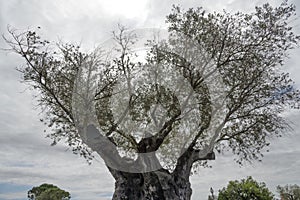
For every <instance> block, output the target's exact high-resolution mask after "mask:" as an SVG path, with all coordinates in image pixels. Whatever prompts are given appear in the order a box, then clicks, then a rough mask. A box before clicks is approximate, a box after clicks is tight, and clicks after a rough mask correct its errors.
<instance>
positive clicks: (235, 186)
mask: <svg viewBox="0 0 300 200" xmlns="http://www.w3.org/2000/svg"><path fill="white" fill-rule="evenodd" d="M273 197H274V195H273V194H272V193H271V192H270V191H269V189H268V188H267V187H266V185H265V183H258V182H257V181H255V180H254V179H253V178H252V177H251V176H249V177H248V178H247V179H242V180H241V181H237V180H236V181H229V183H228V185H227V187H226V188H223V189H222V190H220V191H219V196H218V198H217V199H218V200H232V199H235V200H273Z"/></svg>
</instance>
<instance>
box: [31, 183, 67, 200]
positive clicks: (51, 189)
mask: <svg viewBox="0 0 300 200" xmlns="http://www.w3.org/2000/svg"><path fill="white" fill-rule="evenodd" d="M27 194H28V195H27V196H28V199H29V200H69V199H71V195H70V193H69V192H67V191H65V190H62V189H60V188H59V187H57V186H55V185H52V184H47V183H44V184H42V185H40V186H38V187H33V188H32V189H31V190H29V191H28V193H27Z"/></svg>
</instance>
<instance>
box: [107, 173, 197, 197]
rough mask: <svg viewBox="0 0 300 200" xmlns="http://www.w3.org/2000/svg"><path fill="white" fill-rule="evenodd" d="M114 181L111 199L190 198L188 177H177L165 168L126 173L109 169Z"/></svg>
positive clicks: (190, 190)
mask: <svg viewBox="0 0 300 200" xmlns="http://www.w3.org/2000/svg"><path fill="white" fill-rule="evenodd" d="M110 171H111V173H112V174H113V176H114V178H115V180H116V183H115V192H114V195H113V200H144V199H145V200H146V199H147V200H190V199H191V195H192V189H191V184H190V182H189V178H188V177H177V176H176V175H174V174H172V173H169V172H168V171H167V170H163V169H161V170H157V171H153V172H147V173H128V172H121V171H116V170H112V169H110Z"/></svg>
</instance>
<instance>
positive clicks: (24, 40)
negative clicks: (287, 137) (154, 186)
mask: <svg viewBox="0 0 300 200" xmlns="http://www.w3.org/2000/svg"><path fill="white" fill-rule="evenodd" d="M294 13H295V6H294V5H289V4H288V3H287V2H286V1H284V2H283V3H282V4H281V5H280V6H279V7H275V8H274V7H272V6H270V5H269V4H268V3H267V4H264V5H263V6H261V7H256V8H255V11H254V12H253V13H250V14H245V13H241V12H237V13H234V14H231V13H228V12H226V11H224V12H223V13H216V12H214V13H206V12H205V10H203V9H202V8H196V9H193V8H191V9H188V10H187V11H183V10H181V8H180V7H178V6H174V7H173V10H172V12H171V14H169V15H168V16H167V20H166V22H167V24H168V27H169V28H168V32H169V35H168V37H167V38H166V39H165V40H162V41H157V40H152V41H150V42H149V43H148V47H150V50H149V51H148V54H147V58H146V62H144V63H141V62H137V61H135V52H134V50H133V49H134V44H135V43H136V41H137V40H138V38H136V37H135V36H134V33H133V32H130V31H126V29H125V28H124V27H120V29H119V31H118V32H114V34H113V39H114V41H115V43H116V47H115V49H114V50H116V52H117V53H116V54H113V53H111V51H107V50H105V49H102V48H101V47H99V48H97V49H96V50H94V51H92V52H90V53H85V52H82V51H81V50H80V47H79V46H77V45H73V44H63V43H58V44H55V43H53V42H50V41H47V40H43V39H41V38H40V36H39V35H38V34H37V32H36V31H31V30H30V31H25V32H20V31H17V30H15V29H12V28H10V29H9V33H10V36H11V38H10V39H9V38H5V39H6V41H7V43H8V44H9V45H10V47H11V49H12V50H13V51H15V52H16V53H18V54H20V55H21V56H22V57H23V58H24V59H25V61H26V66H24V67H20V68H18V70H19V71H20V72H21V73H22V75H23V80H24V82H27V83H28V84H30V85H31V86H32V88H34V89H35V90H37V91H38V92H39V95H38V97H37V99H38V102H39V105H40V107H41V108H42V109H43V111H44V113H45V117H44V119H42V121H43V122H45V124H47V125H48V126H49V127H50V128H51V129H52V132H50V133H49V134H48V136H49V137H50V138H52V139H53V144H56V143H57V142H58V141H60V140H61V139H63V138H66V141H67V143H68V144H69V145H70V146H72V147H73V150H74V152H77V153H80V154H81V155H83V156H85V157H86V158H88V159H91V158H92V156H91V150H93V151H96V152H97V153H98V154H100V155H101V156H102V158H103V159H104V160H105V162H106V164H108V165H113V166H114V167H113V168H115V167H116V166H117V165H118V166H124V165H126V163H131V164H129V165H126V167H127V168H128V169H127V168H126V170H129V168H130V170H136V168H135V167H134V165H138V166H140V167H142V165H143V166H144V164H145V163H147V162H146V160H147V159H148V160H151V161H153V163H152V164H153V165H154V168H155V169H157V168H160V167H166V168H168V169H172V170H175V171H176V170H179V171H180V170H181V169H182V165H183V164H184V163H185V164H187V165H188V167H187V168H191V167H192V165H193V164H194V163H201V162H202V161H203V160H207V159H214V151H218V152H222V151H225V150H231V151H232V152H233V153H234V154H235V155H237V157H236V161H237V162H239V163H242V161H251V160H253V159H260V157H261V156H262V153H261V150H262V149H263V148H265V147H266V146H268V145H269V142H268V137H269V136H280V135H281V134H282V132H283V131H285V130H286V129H287V128H288V127H289V126H288V123H286V120H285V119H284V118H283V117H282V115H281V113H283V111H285V110H286V108H288V107H292V108H298V107H299V91H298V90H297V89H296V88H295V87H294V83H293V81H292V80H291V79H290V78H289V75H288V73H286V72H284V71H283V70H282V66H283V65H284V64H285V63H284V59H285V58H286V56H287V53H288V50H290V49H293V48H294V47H295V45H296V44H297V43H298V41H299V36H296V35H295V34H294V32H293V30H292V27H290V26H289V24H288V20H289V19H290V18H291V17H292V16H293V15H294ZM187 116H188V117H187ZM87 130H91V132H90V133H88V132H87ZM89 137H90V138H89ZM96 138H97V139H96ZM101 145H102V146H103V145H106V146H108V147H109V148H106V149H104V148H100V146H101ZM153 152H155V154H156V155H153ZM174 155H175V156H174ZM112 156H113V158H112ZM157 156H158V158H159V161H158V160H157V159H156V157H157ZM125 157H126V158H125ZM116 160H119V161H116ZM199 161H200V162H199ZM195 166H196V165H195ZM146 168H147V167H146ZM154 168H153V169H154ZM151 169H152V168H151V167H150V168H149V169H145V166H144V168H143V170H146V171H147V170H150V171H151ZM122 170H125V169H124V168H123V169H122ZM130 170H129V171H130Z"/></svg>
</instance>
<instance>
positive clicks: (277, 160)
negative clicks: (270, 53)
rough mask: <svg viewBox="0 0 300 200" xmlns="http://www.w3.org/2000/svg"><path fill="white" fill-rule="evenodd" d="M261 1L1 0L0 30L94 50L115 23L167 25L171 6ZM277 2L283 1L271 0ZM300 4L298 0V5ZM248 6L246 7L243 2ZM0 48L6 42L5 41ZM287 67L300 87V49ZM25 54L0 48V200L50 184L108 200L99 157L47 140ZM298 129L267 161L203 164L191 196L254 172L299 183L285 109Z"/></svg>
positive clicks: (295, 138)
mask: <svg viewBox="0 0 300 200" xmlns="http://www.w3.org/2000/svg"><path fill="white" fill-rule="evenodd" d="M265 2H266V1H263V0H251V1H250V0H244V1H242V0H227V1H225V0H202V1H199V0H186V1H179V0H176V1H171V0H164V1H162V0H126V1H124V0H109V1H106V0H89V1H79V0H64V1H60V0H51V1H50V0H45V1H40V0H26V1H25V0H24V1H22V0H9V1H6V0H0V32H1V34H7V32H6V30H7V25H11V26H13V27H16V28H19V29H27V28H36V27H38V26H40V27H41V28H42V29H41V33H42V35H43V36H44V37H45V38H48V39H50V40H54V41H55V40H58V39H61V40H63V41H68V42H76V43H81V44H82V46H83V48H84V49H92V48H93V47H95V46H97V45H98V44H101V43H102V42H103V41H105V40H107V39H108V38H110V36H111V31H112V30H115V29H116V25H117V23H122V24H125V25H127V26H128V27H130V28H132V29H136V28H164V27H165V24H164V20H165V16H166V15H167V14H168V13H169V11H170V9H171V6H172V4H180V5H182V7H184V8H188V7H199V6H202V7H204V8H205V9H206V10H208V11H213V10H216V11H221V10H223V9H226V10H229V11H238V10H240V11H244V12H250V11H251V10H253V8H254V6H255V5H261V4H262V3H265ZM268 2H270V3H271V4H272V5H279V4H280V1H277V0H272V1H268ZM290 2H293V3H295V4H298V13H299V15H298V17H297V18H295V20H293V21H292V23H293V25H294V26H295V28H296V30H297V32H298V34H300V17H299V16H300V3H299V1H297V0H294V1H290ZM297 2H298V3H297ZM245 5H246V6H245ZM0 47H1V48H5V44H4V41H3V40H2V39H0ZM290 54H291V56H290V60H288V61H287V62H286V67H285V70H287V71H289V72H290V73H291V76H292V78H293V79H294V80H295V82H296V85H297V87H298V88H299V87H300V68H299V66H298V65H299V63H300V58H299V55H300V50H299V49H298V50H294V51H292V52H290ZM22 64H23V60H22V59H21V58H20V57H18V56H17V55H15V54H13V53H8V52H4V51H0V200H9V199H13V200H18V199H20V200H21V199H23V200H24V199H26V193H27V191H28V190H29V189H31V188H32V187H33V186H38V185H40V184H42V183H45V182H46V183H52V184H55V185H57V186H59V187H60V188H63V189H65V190H67V191H69V192H70V193H71V194H72V197H73V198H72V199H74V200H75V199H80V200H93V199H95V200H96V199H97V200H105V199H110V198H111V195H112V193H113V189H114V181H113V179H112V177H111V176H110V174H109V172H108V171H107V169H106V167H105V166H104V163H103V161H102V160H101V158H99V157H97V158H96V159H95V160H94V161H93V164H92V165H88V164H87V163H86V161H85V160H84V159H83V158H80V157H78V156H76V155H73V154H72V152H71V151H70V150H68V148H67V146H65V145H64V144H59V145H57V146H54V147H51V146H50V143H51V141H50V140H49V139H46V138H45V135H44V133H43V129H44V127H43V124H41V123H40V122H39V118H40V117H41V114H40V112H39V110H38V109H35V107H36V102H35V100H34V99H33V98H32V91H30V90H28V89H27V88H26V86H25V85H23V84H22V83H20V82H19V81H20V74H19V73H18V72H17V71H16V70H15V67H17V66H20V65H22ZM286 117H287V118H288V119H289V120H290V121H291V122H293V128H294V130H293V131H291V132H288V133H286V135H285V136H284V137H283V138H280V139H273V140H272V141H271V143H272V146H271V150H270V152H269V153H266V154H265V157H264V159H263V162H261V163H253V164H252V165H250V164H249V165H247V166H243V167H240V166H238V165H237V164H235V163H234V162H233V157H232V155H230V154H225V155H217V159H216V161H212V162H211V165H212V168H211V169H200V170H199V173H198V174H197V175H194V176H192V178H191V180H192V188H193V196H192V199H193V200H198V199H207V195H208V193H209V188H210V187H213V188H215V189H220V188H221V187H224V186H225V185H226V184H227V182H228V181H229V180H235V179H241V178H244V177H246V176H253V177H254V178H255V179H257V180H258V181H264V182H265V183H266V184H267V186H268V187H269V188H270V189H271V190H272V191H274V190H275V187H276V185H278V184H281V185H283V184H298V185H300V160H299V158H300V145H299V142H300V123H299V122H300V112H299V111H293V112H288V113H286Z"/></svg>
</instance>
